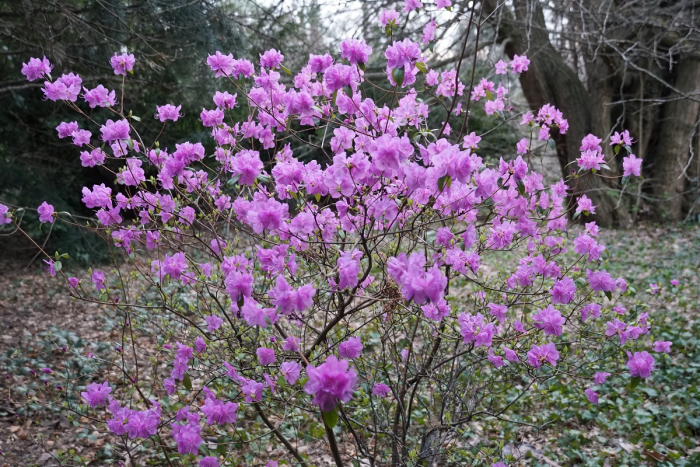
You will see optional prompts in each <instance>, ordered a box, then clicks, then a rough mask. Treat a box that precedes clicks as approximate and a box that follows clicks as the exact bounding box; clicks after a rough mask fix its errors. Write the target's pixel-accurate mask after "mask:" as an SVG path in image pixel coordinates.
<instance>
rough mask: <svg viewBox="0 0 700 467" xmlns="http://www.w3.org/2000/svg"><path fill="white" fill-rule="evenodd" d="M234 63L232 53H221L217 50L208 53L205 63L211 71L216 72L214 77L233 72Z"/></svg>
mask: <svg viewBox="0 0 700 467" xmlns="http://www.w3.org/2000/svg"><path fill="white" fill-rule="evenodd" d="M234 64H235V60H234V59H233V55H231V54H228V55H223V54H222V53H221V52H219V51H218V50H217V51H216V53H215V54H214V55H209V57H207V65H209V67H210V68H211V71H215V72H216V74H215V75H214V78H218V77H219V76H228V75H231V74H232V73H233V66H234Z"/></svg>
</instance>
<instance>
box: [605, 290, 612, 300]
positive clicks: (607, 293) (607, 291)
mask: <svg viewBox="0 0 700 467" xmlns="http://www.w3.org/2000/svg"><path fill="white" fill-rule="evenodd" d="M605 296H606V297H608V300H611V301H612V292H611V291H609V290H606V291H605Z"/></svg>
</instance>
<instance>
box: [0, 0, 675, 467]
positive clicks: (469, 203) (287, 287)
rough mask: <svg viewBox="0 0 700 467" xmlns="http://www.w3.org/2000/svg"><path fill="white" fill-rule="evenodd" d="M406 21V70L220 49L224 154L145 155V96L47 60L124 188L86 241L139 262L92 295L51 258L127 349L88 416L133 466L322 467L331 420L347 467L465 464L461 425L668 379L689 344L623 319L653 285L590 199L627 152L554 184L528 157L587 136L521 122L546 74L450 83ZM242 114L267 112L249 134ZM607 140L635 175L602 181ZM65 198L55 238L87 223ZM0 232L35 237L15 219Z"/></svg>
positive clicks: (402, 47)
mask: <svg viewBox="0 0 700 467" xmlns="http://www.w3.org/2000/svg"><path fill="white" fill-rule="evenodd" d="M413 4H415V5H413ZM449 4H450V2H449V1H442V2H438V5H437V6H438V7H440V8H442V7H449ZM420 6H421V2H407V7H406V8H407V9H408V10H409V11H410V10H411V9H415V8H418V7H420ZM409 7H410V8H409ZM401 18H402V15H401V14H399V13H397V12H394V11H386V12H384V13H383V14H382V15H381V22H382V26H383V27H385V28H386V31H387V33H388V34H389V35H390V36H391V38H392V40H391V43H390V45H389V46H388V47H387V48H386V49H385V50H381V51H378V50H373V48H372V47H371V46H370V45H368V44H366V43H365V42H364V41H362V40H357V39H347V40H345V41H343V43H342V44H341V45H340V50H339V51H334V52H333V53H329V54H326V55H311V56H310V57H309V61H308V64H307V65H306V66H305V67H303V68H302V69H301V70H299V71H298V72H297V73H296V74H293V73H292V71H290V70H288V69H287V68H286V67H285V66H284V64H283V63H284V56H283V54H282V53H281V52H279V51H277V50H274V49H273V50H268V51H266V52H264V53H263V54H261V55H260V56H259V58H258V59H257V60H255V62H256V63H253V62H252V61H249V60H248V59H246V58H234V57H233V56H231V55H230V54H226V53H222V52H220V51H216V52H215V53H212V54H211V55H210V56H209V57H207V58H206V63H207V64H208V65H209V67H210V68H211V71H212V72H213V79H216V80H218V83H219V86H220V89H221V90H220V92H217V93H216V94H215V95H214V96H212V97H213V100H212V105H211V107H210V108H208V109H203V110H202V112H201V115H199V119H200V120H201V123H202V125H203V126H204V127H205V128H206V129H207V131H210V133H211V138H212V140H213V146H212V147H214V149H213V150H207V149H206V148H205V145H203V144H202V142H183V143H180V144H173V143H172V142H167V141H162V140H158V139H156V140H155V141H144V140H142V138H141V136H140V134H139V121H140V119H139V118H138V117H137V116H135V115H133V113H131V112H128V111H127V110H125V109H124V104H123V95H124V90H123V89H122V90H116V92H115V90H110V89H107V88H106V87H104V86H103V85H98V86H97V87H95V88H93V89H88V88H87V87H85V86H84V83H83V82H82V80H81V78H80V77H79V76H77V75H74V74H73V73H64V74H61V75H60V77H59V76H58V73H56V71H55V70H53V67H52V65H51V63H50V62H49V60H48V59H46V58H45V57H44V58H43V59H38V58H31V59H29V60H28V62H27V63H26V64H25V66H24V69H23V73H24V74H25V75H26V77H27V78H28V79H29V80H30V81H35V80H39V79H41V80H44V81H45V82H44V86H43V88H42V92H43V93H44V95H45V97H46V99H47V100H50V101H54V102H56V103H61V104H63V105H67V106H68V107H70V108H71V109H73V110H74V111H75V112H77V113H79V114H81V115H83V116H86V117H88V118H89V120H90V121H91V122H92V123H93V126H92V127H91V128H79V127H78V125H77V124H76V123H75V122H64V123H62V124H61V125H59V126H58V127H57V132H58V137H59V138H69V139H71V140H72V142H73V143H74V144H75V145H76V146H78V148H77V149H76V158H79V159H80V161H81V163H82V165H83V166H84V167H96V166H101V167H103V169H106V170H111V171H113V173H114V177H115V179H116V183H115V185H114V186H113V187H109V186H106V185H105V184H100V185H94V186H91V187H90V186H87V187H85V188H83V190H82V194H77V193H76V196H82V201H83V202H84V204H85V206H86V207H87V208H89V209H92V210H94V211H95V218H94V219H91V220H90V221H88V222H87V224H86V225H85V228H86V229H89V230H92V231H94V232H96V233H98V234H99V235H102V236H103V237H104V238H105V239H107V240H108V241H109V242H110V243H111V244H112V245H113V246H114V249H115V251H117V252H118V254H116V255H115V264H114V268H113V269H109V268H105V267H96V268H95V269H94V270H92V271H91V273H90V275H78V274H76V275H75V277H74V275H73V274H71V272H70V271H68V270H67V269H66V268H63V265H62V263H61V259H62V258H63V257H64V256H65V255H61V254H59V253H57V254H56V255H48V254H46V253H45V257H44V261H45V263H46V267H47V271H48V272H49V273H50V274H52V275H55V276H57V277H62V278H64V279H65V281H66V287H67V291H68V293H70V294H71V296H73V297H75V298H76V299H79V300H86V301H91V302H99V303H102V304H104V305H106V306H107V307H108V308H109V309H110V310H111V311H112V312H113V313H114V316H115V317H116V318H117V319H118V321H119V323H120V326H121V329H122V339H121V342H120V343H119V347H118V349H117V352H116V353H115V356H114V359H113V361H110V362H105V364H106V365H111V366H112V368H115V369H117V371H118V374H119V378H118V382H116V383H115V382H105V381H103V380H101V381H96V380H91V381H85V380H81V381H74V383H75V384H74V385H73V386H71V387H69V388H67V389H66V390H67V391H68V392H70V393H71V394H78V393H79V394H80V399H79V400H80V404H79V405H70V406H69V410H70V411H72V413H77V414H81V415H84V416H86V417H88V419H89V420H91V423H95V424H104V423H106V427H107V429H109V430H110V431H111V432H112V433H113V434H114V435H115V436H118V437H121V438H122V439H123V440H124V441H125V444H124V446H128V444H126V440H131V441H130V442H133V440H138V439H142V440H153V443H154V445H155V446H157V447H158V449H162V452H163V454H164V455H165V456H167V457H168V460H167V462H168V463H172V464H171V465H175V463H176V462H182V463H185V464H186V463H187V462H189V464H187V465H192V463H199V465H201V466H215V465H219V464H220V463H222V462H224V460H225V459H226V455H233V454H231V453H232V452H233V449H234V447H236V446H237V447H238V448H241V447H243V448H244V447H245V444H246V442H247V440H251V439H256V438H259V437H266V436H267V437H268V439H270V440H273V441H274V442H275V443H279V444H281V445H283V446H284V447H285V449H286V452H287V453H286V454H284V455H282V456H280V457H279V458H278V459H276V461H282V460H285V461H287V462H288V463H290V464H292V465H296V464H301V465H306V463H307V462H308V461H307V460H306V457H305V454H303V452H304V450H303V449H300V446H301V445H303V441H300V440H301V439H302V438H303V437H302V436H301V435H300V434H298V433H299V431H295V430H300V431H303V430H309V429H310V428H309V427H311V426H319V425H320V426H322V427H323V431H321V434H325V438H326V442H327V448H328V450H329V452H330V453H331V454H332V456H333V459H334V461H335V463H336V464H337V465H341V464H342V463H350V461H351V457H353V456H354V458H355V459H356V460H359V459H370V462H372V463H373V464H374V463H377V464H379V465H382V464H388V463H392V464H393V465H406V464H408V463H413V464H415V463H419V462H423V461H424V460H425V459H426V458H430V457H431V456H434V455H435V454H436V453H437V452H438V451H440V450H444V451H445V452H444V454H445V455H447V456H451V455H453V454H452V451H451V449H453V448H454V449H455V450H456V448H455V446H456V444H454V443H453V444H451V443H449V442H448V441H451V440H454V439H456V438H458V437H459V433H460V432H461V431H460V430H462V429H463V428H464V427H465V426H467V425H468V424H469V423H471V422H473V421H476V420H479V419H484V418H489V417H497V418H502V417H507V413H508V412H509V411H516V412H517V410H518V399H519V398H520V397H521V396H522V395H523V394H524V393H527V392H530V391H536V390H537V388H539V387H541V386H542V385H544V384H546V382H547V381H549V380H551V379H566V380H567V381H568V384H572V385H579V386H580V388H581V391H580V395H581V397H582V398H587V399H588V400H589V401H591V403H597V401H598V391H599V390H600V388H601V387H602V386H603V385H610V384H612V385H616V384H628V383H629V381H630V378H633V379H632V381H633V384H634V383H636V382H638V381H639V379H641V378H647V377H649V375H650V374H651V372H652V371H653V370H654V363H655V360H654V356H652V353H653V352H668V351H669V346H670V345H671V344H670V343H669V342H656V343H655V344H653V339H652V338H651V337H650V335H649V334H650V330H651V319H650V317H649V315H648V314H646V313H636V314H634V315H626V314H625V309H624V308H622V307H621V306H619V299H620V297H621V296H622V295H624V294H629V293H631V291H630V290H627V284H626V282H625V279H624V278H618V277H612V276H611V275H610V274H608V273H607V272H606V270H605V261H607V260H608V259H607V256H606V251H605V246H604V245H602V244H600V243H599V242H598V241H597V235H598V233H599V229H598V227H597V225H596V223H595V222H594V221H593V220H592V219H593V218H592V217H589V216H593V215H594V214H595V209H596V207H595V205H594V204H593V203H592V202H591V200H590V199H589V198H588V197H587V196H585V195H583V194H582V190H583V189H585V186H586V181H587V180H588V179H589V178H590V177H596V176H600V175H601V173H604V171H605V170H606V168H607V167H608V165H606V164H619V163H621V164H622V166H623V169H624V176H625V177H630V176H639V174H640V172H639V170H640V162H641V159H638V158H636V157H635V156H634V155H632V154H630V153H629V151H630V144H631V139H630V135H629V133H627V132H624V133H622V134H620V133H616V134H615V135H614V136H613V137H612V138H610V141H606V142H603V140H602V139H601V138H598V137H596V136H594V135H589V136H588V137H586V138H585V139H584V140H583V141H582V142H581V158H580V159H579V161H578V165H579V167H578V168H576V171H575V172H573V173H572V174H571V175H569V177H568V179H567V180H561V181H559V182H558V183H555V184H554V185H551V186H547V185H545V184H544V183H543V176H542V175H541V174H538V173H536V172H535V171H533V170H532V164H531V160H530V159H531V156H532V152H531V149H532V145H533V144H534V143H535V142H537V141H545V142H546V141H547V140H549V138H550V136H551V135H553V134H555V133H556V132H559V133H561V134H564V133H566V131H567V127H568V124H567V120H566V117H567V116H566V115H562V113H561V112H560V111H558V110H557V109H556V108H554V107H552V106H550V105H545V106H543V107H542V108H541V109H539V111H538V112H535V113H529V112H528V113H524V114H522V115H521V116H520V115H514V114H515V112H514V111H513V109H512V107H511V104H510V102H509V97H508V96H509V90H508V87H507V83H508V82H509V80H510V81H512V79H513V78H517V76H516V75H518V74H520V73H528V64H529V61H528V59H527V57H525V56H522V57H518V56H516V57H515V58H514V59H513V60H512V61H511V62H504V61H499V62H498V63H497V64H496V66H495V73H494V74H493V75H492V76H493V81H492V80H489V79H487V78H483V79H481V80H480V81H479V80H478V79H477V80H476V81H474V82H473V83H472V85H467V84H465V83H463V82H462V81H461V80H460V79H459V76H458V72H457V71H456V70H446V71H442V72H438V71H436V70H433V69H428V67H427V65H426V63H428V58H429V57H427V56H425V55H424V52H423V51H422V49H421V47H420V44H419V42H414V41H413V40H412V39H411V38H402V40H395V39H394V38H393V34H394V33H395V28H396V26H397V25H398V24H400V22H401V21H402V19H401ZM435 27H436V26H435V22H432V23H428V25H427V26H426V29H425V31H424V33H423V42H429V41H431V40H433V32H434V28H435ZM426 39H427V40H426ZM420 40H421V39H419V41H420ZM372 54H383V56H384V58H385V63H386V80H379V81H376V82H370V81H368V80H366V79H365V78H364V69H365V64H366V63H367V62H368V61H369V58H370V56H372ZM111 65H112V67H113V69H114V73H115V74H117V75H120V76H121V77H122V79H123V83H126V84H127V86H126V90H127V92H128V83H129V80H130V79H131V74H132V73H138V59H137V58H136V57H134V56H133V55H132V54H128V53H122V54H118V53H115V55H114V57H113V58H112V60H111ZM288 75H289V76H288ZM506 78H508V79H506ZM370 87H373V88H375V89H377V88H378V89H379V90H381V91H383V92H384V93H385V94H386V95H385V98H384V99H382V101H381V103H380V102H374V101H373V100H372V99H370V98H368V97H366V90H367V89H368V88H370ZM120 96H122V97H121V99H120ZM470 106H471V107H472V108H475V107H476V106H484V107H483V108H484V110H485V111H486V113H487V114H488V115H490V118H492V119H493V126H494V127H495V126H497V125H500V124H502V122H503V121H504V119H511V118H513V117H514V116H515V117H517V119H518V120H520V125H521V126H522V128H523V129H524V130H523V131H524V133H526V134H527V135H528V136H527V137H525V138H523V139H522V140H521V141H520V142H519V143H518V144H517V147H514V148H512V157H509V158H507V159H508V160H504V159H501V160H500V163H498V164H487V163H485V156H486V155H485V154H483V153H482V151H481V150H480V149H479V145H480V140H481V137H480V136H479V135H476V134H475V133H473V132H469V130H468V116H469V107H470ZM462 107H465V108H466V111H463V110H462ZM234 108H236V109H237V110H240V109H245V110H247V112H248V117H247V118H246V119H243V120H240V121H234V119H233V118H232V113H231V112H232V109H234ZM447 109H449V112H450V113H453V112H454V113H456V114H457V115H459V114H460V113H464V123H463V125H462V126H461V128H450V127H449V125H448V124H446V123H445V124H443V125H442V126H441V127H439V128H430V126H429V124H428V116H429V114H430V113H431V112H444V111H446V110H447ZM153 111H154V112H155V118H156V119H158V120H159V121H160V122H162V123H163V125H164V127H166V126H167V125H168V124H169V122H171V121H176V120H178V119H180V118H194V117H192V116H183V115H182V114H181V112H180V107H179V106H178V105H177V103H163V105H162V106H159V107H157V108H156V109H153ZM144 118H145V117H144ZM445 120H447V119H445ZM309 130H313V131H314V132H316V134H318V135H321V136H320V137H319V139H318V140H315V139H310V138H308V136H307V134H308V132H309ZM482 136H483V137H484V138H488V135H482ZM159 137H160V135H159ZM292 143H293V144H292ZM603 144H610V145H612V146H613V147H614V153H615V154H616V157H617V158H624V159H623V161H622V162H621V161H619V160H607V161H606V160H605V157H604V155H603V148H602V145H603ZM304 145H313V146H315V147H317V148H318V149H320V150H322V151H323V152H324V153H325V155H326V156H327V157H326V158H325V159H324V160H321V161H310V162H302V161H300V160H299V159H297V158H296V157H295V154H294V149H293V148H294V147H299V146H301V147H303V146H304ZM115 167H116V168H118V169H116V170H115V169H114V168H115ZM50 202H51V200H47V201H46V202H45V203H43V204H42V205H41V206H39V207H38V210H37V211H38V215H39V219H40V221H41V222H45V223H55V222H69V223H76V222H78V221H76V220H75V218H74V217H73V216H72V215H70V214H69V213H65V212H56V211H55V210H54V208H53V207H52V205H51V204H50ZM0 215H1V216H2V217H0V220H2V222H3V223H8V224H15V226H16V228H18V229H21V222H20V221H21V215H20V214H19V213H18V211H15V210H13V209H10V208H8V207H7V206H4V205H2V206H0ZM80 223H83V224H84V223H85V222H84V221H80ZM572 223H576V224H580V227H579V226H577V227H575V228H573V229H572V228H571V226H572ZM13 227H14V226H13ZM37 246H38V245H37ZM612 260H614V259H612ZM488 264H498V265H499V269H498V270H494V269H493V268H489V267H488ZM502 271H507V272H506V273H504V272H502ZM142 335H147V336H150V337H151V338H152V339H153V340H155V341H156V342H157V344H158V349H157V352H156V353H152V352H151V353H149V352H148V351H146V350H144V349H143V348H142V347H141V345H140V339H141V338H140V337H139V336H142ZM657 358H658V357H657ZM496 394H512V397H508V398H499V397H494V395H496ZM247 420H259V421H261V422H262V423H260V424H257V423H256V424H253V423H248V424H246V421H247ZM102 426H103V427H104V425H102ZM241 427H244V428H245V429H244V430H241V429H240V428H241ZM290 433H292V434H291V435H290ZM294 433H297V435H294ZM436 433H437V435H436ZM339 437H341V438H339ZM205 438H207V439H210V440H215V441H212V442H210V441H207V442H206V443H205V442H204V439H205ZM340 439H342V443H341V441H340ZM436 440H437V441H436ZM344 443H350V444H354V446H355V447H354V448H353V450H352V451H348V450H347V449H344V448H343V446H342V445H343V444H344ZM131 445H133V444H131ZM349 452H351V453H352V454H349ZM129 455H131V454H130V453H129ZM454 455H457V454H454ZM460 455H461V454H460ZM178 457H180V458H181V459H182V460H181V461H178V460H176V458H178ZM493 462H498V459H493ZM500 465H503V464H500Z"/></svg>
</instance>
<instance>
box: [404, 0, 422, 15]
mask: <svg viewBox="0 0 700 467" xmlns="http://www.w3.org/2000/svg"><path fill="white" fill-rule="evenodd" d="M422 6H423V3H422V2H421V0H405V2H404V11H405V12H406V13H408V12H411V11H413V10H416V9H418V8H421V7H422Z"/></svg>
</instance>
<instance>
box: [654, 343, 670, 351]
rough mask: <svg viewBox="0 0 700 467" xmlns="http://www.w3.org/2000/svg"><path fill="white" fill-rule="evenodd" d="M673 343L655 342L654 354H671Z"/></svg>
mask: <svg viewBox="0 0 700 467" xmlns="http://www.w3.org/2000/svg"><path fill="white" fill-rule="evenodd" d="M672 344H673V342H671V341H656V342H654V352H663V353H671V345H672Z"/></svg>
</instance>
